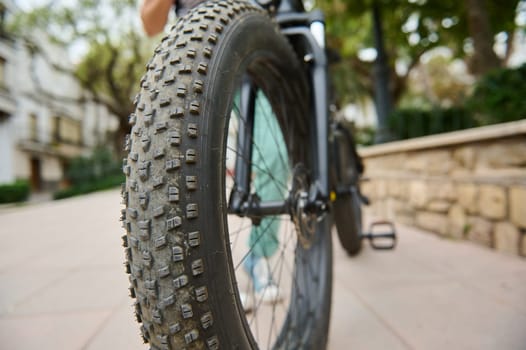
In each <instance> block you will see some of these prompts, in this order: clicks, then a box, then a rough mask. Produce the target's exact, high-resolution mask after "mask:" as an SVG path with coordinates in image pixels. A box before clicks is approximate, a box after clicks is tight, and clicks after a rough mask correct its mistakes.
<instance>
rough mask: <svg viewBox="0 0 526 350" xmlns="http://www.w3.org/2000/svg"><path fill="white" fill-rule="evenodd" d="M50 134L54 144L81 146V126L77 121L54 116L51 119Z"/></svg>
mask: <svg viewBox="0 0 526 350" xmlns="http://www.w3.org/2000/svg"><path fill="white" fill-rule="evenodd" d="M51 133H52V135H51V139H52V140H53V142H54V143H69V144H74V145H81V144H82V125H81V122H80V121H79V120H75V119H73V118H68V117H64V116H56V117H54V118H53V124H52V130H51Z"/></svg>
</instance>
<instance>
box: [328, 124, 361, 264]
mask: <svg viewBox="0 0 526 350" xmlns="http://www.w3.org/2000/svg"><path fill="white" fill-rule="evenodd" d="M334 140H335V149H334V152H333V154H334V155H335V157H336V161H335V162H334V164H337V167H338V169H336V170H335V171H334V172H335V173H336V174H335V175H336V176H337V178H336V179H335V180H334V181H335V183H336V186H337V187H340V188H342V189H343V190H344V191H347V192H349V193H347V194H344V195H339V196H337V198H336V201H335V202H334V203H333V212H334V223H335V224H336V231H337V232H338V237H339V240H340V243H341V245H342V247H343V248H344V249H345V251H346V252H347V254H349V255H350V256H354V255H358V254H359V253H360V251H361V249H362V238H361V233H362V208H361V205H362V203H361V199H360V194H359V187H358V186H359V184H358V181H359V177H360V174H359V171H358V161H359V160H358V159H357V156H356V154H355V152H352V150H353V149H354V143H353V142H352V137H351V135H349V131H347V130H345V129H343V127H341V126H340V127H338V128H337V129H336V130H335V131H334Z"/></svg>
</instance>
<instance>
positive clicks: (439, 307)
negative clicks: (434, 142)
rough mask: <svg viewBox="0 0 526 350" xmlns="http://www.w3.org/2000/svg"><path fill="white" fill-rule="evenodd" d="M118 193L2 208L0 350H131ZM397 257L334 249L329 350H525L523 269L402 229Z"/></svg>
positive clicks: (516, 261) (134, 342)
mask: <svg viewBox="0 0 526 350" xmlns="http://www.w3.org/2000/svg"><path fill="white" fill-rule="evenodd" d="M119 210H120V205H119V194H118V192H117V191H108V192H103V193H98V194H94V195H89V196H84V197H79V198H74V199H69V200H63V201H59V202H49V203H41V204H34V205H29V206H25V207H19V208H18V207H17V208H8V209H5V210H4V209H1V210H0V349H10V350H25V349H31V350H33V349H40V350H48V349H49V350H51V349H53V350H56V349H67V350H70V349H72V350H75V349H85V350H95V349H100V350H120V349H126V350H134V349H146V348H147V347H146V346H144V345H143V344H141V339H140V336H139V331H138V327H137V325H136V324H135V321H134V319H133V316H132V308H131V303H132V301H131V299H130V298H129V297H128V296H127V287H128V281H127V278H126V275H125V274H124V268H123V264H122V262H123V259H124V258H123V251H122V247H121V241H120V236H121V235H122V229H121V228H120V224H119V222H118V220H117V218H118V215H119ZM398 228H399V236H400V240H399V246H398V248H397V250H396V251H394V252H374V251H371V250H370V249H369V248H368V247H366V248H365V249H364V251H363V253H362V254H361V255H360V256H359V257H357V258H354V259H349V258H347V257H346V256H345V254H344V252H343V251H342V250H341V248H340V247H339V246H338V244H337V242H336V241H335V243H336V244H335V285H334V299H333V300H334V303H333V311H332V312H333V313H332V323H331V334H330V344H329V349H331V350H337V349H358V350H361V349H365V350H369V349H371V350H375V349H378V350H384V349H477V350H478V349H499V350H505V349H513V350H515V349H517V350H521V349H526V259H520V258H516V257H510V256H505V255H502V254H499V253H495V252H492V251H490V250H487V249H484V248H481V247H478V246H475V245H473V244H470V243H464V242H453V241H449V240H442V239H439V238H437V237H436V236H434V235H432V234H425V233H422V232H419V231H417V230H414V229H410V228H406V227H402V226H399V227H398Z"/></svg>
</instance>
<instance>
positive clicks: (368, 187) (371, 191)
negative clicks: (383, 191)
mask: <svg viewBox="0 0 526 350" xmlns="http://www.w3.org/2000/svg"><path fill="white" fill-rule="evenodd" d="M360 191H361V192H362V193H363V194H364V195H365V196H366V197H369V198H370V199H374V198H376V187H375V185H374V181H365V182H362V183H361V184H360Z"/></svg>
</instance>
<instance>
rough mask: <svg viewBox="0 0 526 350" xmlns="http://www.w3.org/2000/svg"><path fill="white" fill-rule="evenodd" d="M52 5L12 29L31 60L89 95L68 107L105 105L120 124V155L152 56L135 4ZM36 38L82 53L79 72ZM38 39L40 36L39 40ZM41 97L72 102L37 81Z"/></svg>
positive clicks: (117, 0)
mask: <svg viewBox="0 0 526 350" xmlns="http://www.w3.org/2000/svg"><path fill="white" fill-rule="evenodd" d="M66 3H67V4H71V2H65V1H63V2H60V1H50V2H49V4H46V5H44V6H40V7H36V8H34V9H32V10H31V11H30V12H25V13H24V12H23V13H19V14H17V15H16V16H15V18H14V21H13V24H12V28H13V30H14V31H15V33H16V34H17V35H18V36H19V37H20V38H22V39H23V40H24V41H25V43H26V46H27V48H28V49H29V52H30V54H31V56H32V59H33V60H35V59H36V58H43V59H44V60H46V61H47V63H48V64H50V65H51V66H52V67H53V68H54V69H55V70H57V71H59V72H62V73H64V74H69V75H71V76H72V77H74V78H75V79H76V80H77V81H78V82H79V83H80V84H81V86H82V87H84V88H85V89H86V90H87V91H89V92H90V95H91V96H89V97H82V98H80V99H77V100H73V101H70V102H76V103H83V102H84V101H85V100H86V98H91V99H93V100H94V101H95V102H98V103H101V104H103V105H104V106H106V107H107V109H108V110H109V111H110V112H111V113H112V114H114V115H116V116H117V117H118V118H119V129H118V131H117V135H116V137H115V138H114V140H115V142H116V145H115V147H116V150H117V151H121V150H122V144H123V140H124V137H125V135H126V134H127V133H129V130H130V127H129V125H128V117H129V115H130V113H132V111H133V109H134V106H133V95H134V93H135V91H136V90H138V87H139V85H138V82H139V79H140V76H141V75H142V74H143V73H144V67H145V63H146V62H147V60H148V58H149V57H150V56H151V52H152V44H151V41H149V40H147V39H146V38H145V36H144V34H143V33H142V30H141V26H140V23H139V20H138V15H137V7H136V1H135V0H106V1H99V0H78V1H76V2H74V5H67V4H66ZM35 33H45V35H46V36H47V38H46V39H47V40H48V41H50V42H52V43H54V44H57V45H60V46H62V47H64V48H65V49H67V50H74V49H78V48H84V51H85V52H84V54H83V55H82V56H81V57H80V62H79V63H78V64H76V65H75V66H73V67H71V65H68V64H65V61H62V62H60V61H59V62H57V61H54V60H53V59H52V58H51V57H49V55H47V53H46V50H45V48H44V47H43V46H42V44H41V42H40V41H39V40H37V39H35V35H34V34H35ZM37 37H38V36H37ZM33 80H34V81H35V83H36V85H37V87H38V88H39V90H40V92H41V93H42V94H44V95H48V97H49V98H51V99H58V100H60V99H63V100H68V99H69V100H71V99H70V98H67V97H65V96H58V95H54V94H51V93H49V92H48V90H47V89H45V87H44V86H42V84H41V83H40V82H39V81H38V79H36V78H34V79H33Z"/></svg>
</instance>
